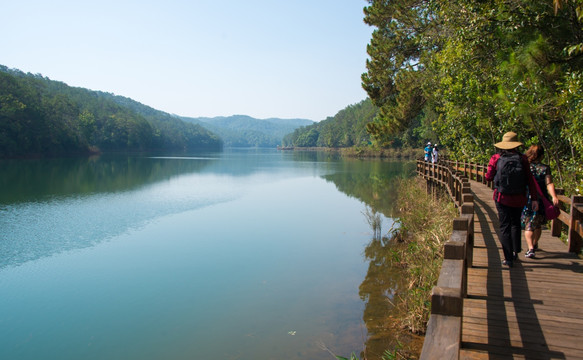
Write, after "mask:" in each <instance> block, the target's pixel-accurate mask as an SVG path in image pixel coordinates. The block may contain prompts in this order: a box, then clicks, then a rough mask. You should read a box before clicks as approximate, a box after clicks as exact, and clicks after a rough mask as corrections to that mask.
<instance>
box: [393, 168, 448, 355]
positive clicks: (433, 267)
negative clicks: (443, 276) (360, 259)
mask: <svg viewBox="0 0 583 360" xmlns="http://www.w3.org/2000/svg"><path fill="white" fill-rule="evenodd" d="M398 193H399V198H398V200H397V207H398V217H399V219H398V224H399V227H398V228H397V229H395V230H393V231H392V234H391V235H392V240H391V243H392V244H391V246H390V247H389V248H388V249H387V251H390V252H391V254H390V255H391V256H390V257H389V258H390V263H391V266H392V267H394V268H396V269H397V271H398V272H399V274H400V276H401V278H402V280H403V283H402V285H401V286H400V287H399V288H398V289H397V290H396V294H395V296H394V297H393V302H394V303H393V305H394V307H393V310H392V311H391V313H390V314H389V315H388V317H387V321H388V322H390V323H391V324H392V326H394V327H396V328H398V329H400V330H401V331H404V332H405V333H406V332H409V333H413V334H417V335H423V334H424V333H425V330H426V327H427V322H428V320H429V314H430V311H431V298H430V293H431V289H432V288H433V286H435V284H436V283H437V278H438V277H439V271H440V269H441V263H442V261H443V244H444V243H445V242H446V241H447V240H448V239H449V237H450V236H451V232H452V221H453V219H454V218H455V217H457V216H458V212H457V210H456V208H455V206H454V205H453V203H452V202H450V201H449V199H448V198H446V197H438V198H437V199H433V198H432V197H431V196H429V195H427V193H426V190H425V182H424V181H423V180H422V179H419V178H411V179H407V180H402V181H401V182H400V184H399V188H398ZM421 346H422V342H421V341H417V342H413V343H410V345H409V346H399V347H397V348H396V349H393V350H390V351H391V352H392V353H393V354H394V356H395V357H394V358H395V359H400V358H407V359H410V358H417V357H418V356H419V354H420V351H421Z"/></svg>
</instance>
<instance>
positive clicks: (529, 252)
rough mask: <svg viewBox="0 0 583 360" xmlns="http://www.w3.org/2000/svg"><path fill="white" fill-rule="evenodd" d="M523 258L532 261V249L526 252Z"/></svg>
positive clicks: (533, 255)
mask: <svg viewBox="0 0 583 360" xmlns="http://www.w3.org/2000/svg"><path fill="white" fill-rule="evenodd" d="M524 257H526V258H530V259H534V257H535V254H534V249H530V250H528V251H527V252H526V254H524Z"/></svg>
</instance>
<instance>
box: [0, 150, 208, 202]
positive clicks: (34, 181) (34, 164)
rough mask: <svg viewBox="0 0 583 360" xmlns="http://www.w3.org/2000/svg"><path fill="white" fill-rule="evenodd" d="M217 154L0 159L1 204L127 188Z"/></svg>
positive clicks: (198, 165)
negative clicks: (198, 155) (169, 158)
mask: <svg viewBox="0 0 583 360" xmlns="http://www.w3.org/2000/svg"><path fill="white" fill-rule="evenodd" d="M214 161H216V157H214V156H205V157H197V158H179V159H177V160H174V161H169V160H168V159H164V158H156V157H144V156H135V157H132V156H129V157H128V156H115V155H103V156H95V157H90V158H84V157H79V158H60V159H35V160H2V161H0V173H1V174H2V176H1V177H0V204H14V203H23V202H30V201H43V200H47V199H51V198H62V197H69V196H83V195H88V194H95V193H103V192H107V193H112V192H120V191H127V190H132V189H136V188H139V187H142V186H144V185H147V184H153V183H156V182H159V181H163V180H168V179H169V178H172V177H175V176H178V175H180V174H186V173H192V172H199V171H201V170H202V169H204V168H205V167H207V166H208V165H209V164H210V163H211V162H214Z"/></svg>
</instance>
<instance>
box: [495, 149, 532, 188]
mask: <svg viewBox="0 0 583 360" xmlns="http://www.w3.org/2000/svg"><path fill="white" fill-rule="evenodd" d="M494 186H495V187H496V189H497V190H498V192H499V193H501V194H507V195H516V194H524V193H526V174H525V172H524V167H523V165H522V159H521V156H520V154H518V153H514V152H511V153H504V154H502V155H500V158H499V159H498V163H497V165H496V175H495V176H494Z"/></svg>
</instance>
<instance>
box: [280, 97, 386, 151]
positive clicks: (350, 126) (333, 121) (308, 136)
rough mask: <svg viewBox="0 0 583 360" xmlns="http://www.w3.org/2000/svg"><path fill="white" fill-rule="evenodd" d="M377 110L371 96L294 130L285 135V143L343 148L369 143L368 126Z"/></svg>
mask: <svg viewBox="0 0 583 360" xmlns="http://www.w3.org/2000/svg"><path fill="white" fill-rule="evenodd" d="M377 112H378V110H377V108H376V107H375V106H374V105H373V104H372V102H371V101H370V99H366V100H363V101H361V102H359V103H358V104H354V105H350V106H348V107H346V108H345V109H343V110H340V111H339V112H338V113H337V114H336V115H334V116H332V117H328V118H327V119H326V120H323V121H320V122H318V123H314V124H312V125H309V126H303V127H300V128H298V129H296V130H294V131H293V133H290V134H288V135H286V136H285V137H284V139H283V146H286V147H330V148H342V147H352V146H366V145H369V144H370V141H371V137H370V135H369V134H368V133H367V130H366V126H367V124H368V123H370V122H371V121H372V120H373V119H374V117H375V116H376V115H377Z"/></svg>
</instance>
